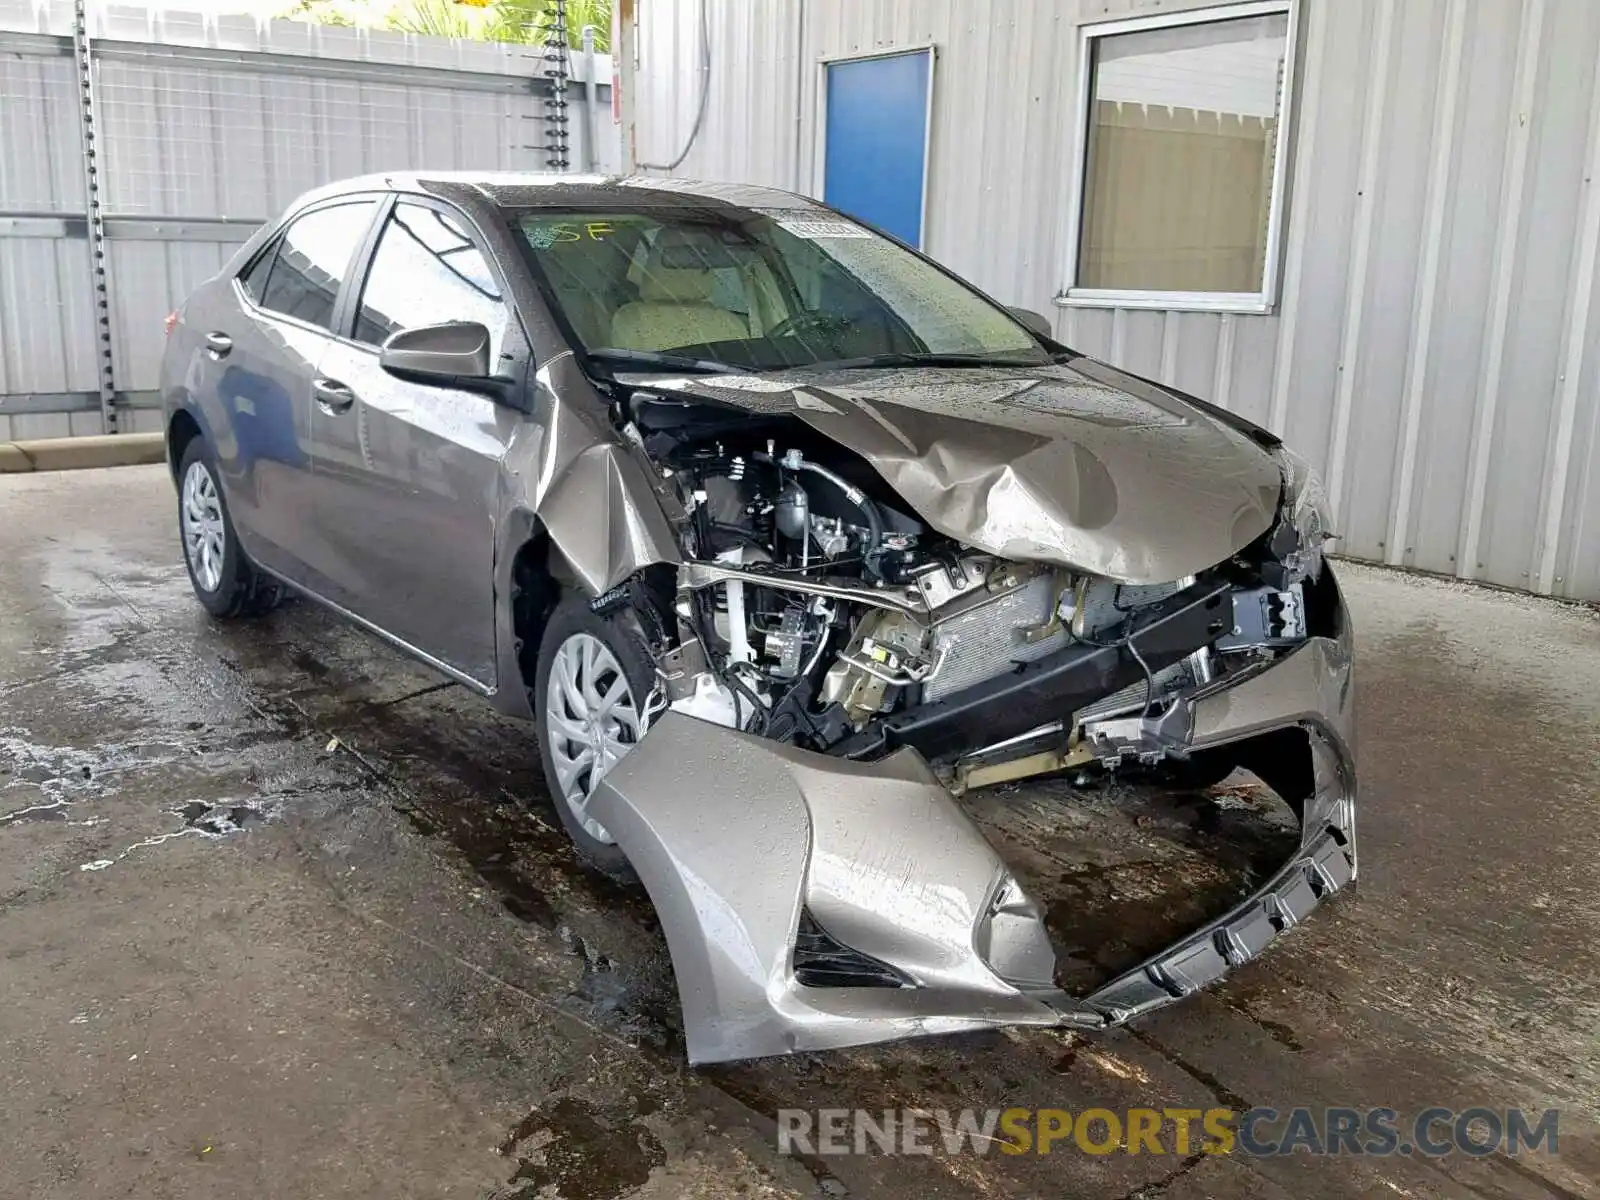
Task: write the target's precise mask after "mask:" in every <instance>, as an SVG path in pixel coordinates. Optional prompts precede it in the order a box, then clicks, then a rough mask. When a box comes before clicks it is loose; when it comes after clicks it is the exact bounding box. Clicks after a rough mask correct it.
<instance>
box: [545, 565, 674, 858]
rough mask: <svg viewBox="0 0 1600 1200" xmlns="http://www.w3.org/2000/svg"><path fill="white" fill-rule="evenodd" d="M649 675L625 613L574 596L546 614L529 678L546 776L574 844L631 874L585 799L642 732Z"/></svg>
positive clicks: (651, 680)
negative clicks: (595, 607)
mask: <svg viewBox="0 0 1600 1200" xmlns="http://www.w3.org/2000/svg"><path fill="white" fill-rule="evenodd" d="M654 680H655V668H654V665H653V664H652V661H651V658H650V653H649V650H648V648H647V647H646V645H645V642H644V639H643V637H642V636H641V635H640V634H639V633H638V632H637V631H636V628H635V627H634V625H633V622H632V620H631V618H630V617H629V615H628V614H627V613H626V612H621V613H616V614H607V615H604V616H602V615H601V614H598V613H595V612H593V611H592V610H591V609H590V608H589V604H588V601H587V600H585V599H584V598H583V597H581V596H575V597H572V598H570V599H568V600H566V601H565V602H563V603H562V604H561V605H559V606H558V607H557V608H556V611H555V612H554V613H553V614H552V615H551V617H550V622H549V624H548V625H546V626H545V631H544V638H543V640H542V642H541V643H540V646H539V665H538V669H537V672H536V675H535V680H534V699H535V703H536V705H537V707H538V717H539V752H540V756H541V758H542V759H543V762H544V774H545V780H546V782H547V783H548V784H549V787H550V795H551V797H552V799H553V800H554V801H555V809H556V815H557V816H558V817H560V819H561V824H562V826H563V827H565V829H566V831H567V834H568V835H569V836H570V837H571V838H572V840H573V842H574V843H575V844H576V845H577V847H578V849H579V850H580V851H582V853H583V854H584V856H585V857H587V858H588V859H589V860H590V861H591V862H593V863H594V864H595V866H597V867H599V868H600V869H601V870H603V871H605V872H606V873H607V874H610V875H614V876H617V877H619V878H622V879H631V878H632V877H633V872H632V868H630V867H629V866H628V857H627V855H626V854H624V853H623V852H622V848H621V847H620V846H618V845H617V842H616V839H615V838H613V837H612V836H611V833H610V831H609V830H607V829H606V827H605V826H604V825H602V824H601V823H600V822H599V821H598V820H596V819H595V817H594V816H593V815H592V814H591V813H590V812H589V799H590V797H592V796H593V795H594V790H595V787H596V785H598V784H599V782H600V780H601V779H602V778H603V777H604V776H605V774H606V772H607V771H609V770H611V768H612V767H614V766H616V764H617V762H618V760H620V759H621V758H622V757H623V755H625V754H627V753H628V752H629V751H630V750H632V749H633V748H634V746H636V745H638V744H639V741H640V740H641V739H642V738H643V737H644V734H645V730H646V728H647V727H648V723H649V717H648V714H647V713H646V710H645V703H646V700H647V698H648V697H649V695H650V693H651V691H652V687H653V684H654Z"/></svg>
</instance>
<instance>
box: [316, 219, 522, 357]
mask: <svg viewBox="0 0 1600 1200" xmlns="http://www.w3.org/2000/svg"><path fill="white" fill-rule="evenodd" d="M382 195H383V203H382V204H381V205H379V207H378V213H377V215H376V216H375V217H374V218H373V221H372V226H371V228H369V229H368V230H367V236H366V237H365V238H364V239H363V240H362V243H361V249H360V251H359V253H358V254H357V257H356V260H355V264H354V266H353V268H352V269H351V276H350V282H349V284H348V290H347V291H346V292H345V293H344V294H342V295H341V296H340V301H341V303H340V307H339V311H338V312H337V313H335V318H336V319H335V322H334V324H335V329H334V336H335V337H336V338H338V339H339V341H341V342H342V343H344V344H345V345H347V346H353V347H354V348H356V349H357V350H365V351H367V352H368V353H369V354H372V355H377V354H379V353H381V352H382V350H383V347H382V346H381V345H373V344H372V343H371V342H363V341H362V340H360V339H359V338H358V337H356V328H357V323H358V321H359V320H360V317H361V297H362V295H363V294H365V292H366V290H367V276H368V275H370V274H371V273H372V264H373V262H374V260H376V258H377V256H378V243H379V242H381V241H382V240H383V231H384V230H385V229H387V228H388V227H389V218H390V217H391V216H393V215H394V211H395V209H396V208H398V207H399V206H400V205H401V204H415V205H416V206H417V207H419V208H431V209H433V210H434V211H436V212H440V213H443V214H444V215H445V216H447V217H449V218H450V219H451V220H452V221H454V222H455V223H456V224H458V225H460V226H461V228H462V229H463V230H465V231H466V235H467V240H468V241H469V242H470V243H472V246H473V247H474V248H475V249H476V250H477V251H478V253H479V254H481V255H482V256H483V261H484V262H485V263H486V264H487V265H488V267H489V274H490V276H491V277H492V278H493V279H494V281H495V282H496V283H497V284H498V285H499V287H500V306H501V307H502V308H503V309H505V312H506V328H505V335H504V337H503V338H502V345H501V349H502V351H505V350H506V349H507V347H508V346H510V344H511V343H510V341H509V338H510V335H511V333H512V331H513V330H515V331H516V333H517V334H518V336H519V340H520V341H522V342H527V341H528V334H527V330H526V329H525V328H524V327H523V324H522V318H521V315H520V313H519V311H518V307H517V305H516V304H515V303H514V302H513V301H512V298H511V281H510V280H509V279H507V278H506V272H505V269H504V268H503V267H502V266H501V265H500V263H499V262H498V261H497V260H496V258H495V255H494V252H493V251H492V250H491V249H490V243H489V240H488V239H487V238H486V237H485V236H484V233H483V230H482V229H481V228H479V226H478V223H477V222H476V221H474V220H473V219H472V216H471V214H470V213H467V212H466V211H464V210H463V209H461V208H459V207H458V206H456V205H454V204H451V203H450V202H449V201H447V200H443V199H440V198H439V197H438V196H434V195H431V194H429V193H427V192H406V191H393V192H388V193H384V194H382ZM529 344H531V343H529Z"/></svg>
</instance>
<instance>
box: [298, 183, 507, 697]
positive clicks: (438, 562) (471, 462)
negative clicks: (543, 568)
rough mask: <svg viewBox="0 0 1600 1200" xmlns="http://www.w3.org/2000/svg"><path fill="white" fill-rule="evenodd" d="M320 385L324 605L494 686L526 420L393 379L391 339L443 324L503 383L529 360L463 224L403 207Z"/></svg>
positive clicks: (454, 393)
mask: <svg viewBox="0 0 1600 1200" xmlns="http://www.w3.org/2000/svg"><path fill="white" fill-rule="evenodd" d="M353 294H354V295H356V296H357V297H358V298H357V300H356V302H355V304H354V305H352V309H353V313H352V316H353V328H352V331H351V332H352V336H351V337H348V338H341V339H339V340H338V341H337V342H335V344H334V345H333V347H332V348H331V349H330V350H329V352H328V354H327V355H325V356H324V358H323V360H322V362H321V364H320V365H319V368H318V372H317V374H318V379H317V380H316V382H315V384H314V390H313V403H312V411H311V425H312V444H313V453H314V456H315V461H314V463H313V472H314V473H315V474H316V476H317V488H316V497H317V500H316V503H317V507H318V509H319V513H318V517H319V525H320V526H321V529H322V530H323V536H324V537H325V538H327V539H329V540H330V542H331V543H332V549H333V551H334V554H333V558H334V561H335V562H336V563H337V574H336V576H335V578H334V579H333V581H332V585H333V590H332V592H331V594H330V595H329V599H331V600H333V601H335V602H336V603H338V604H340V605H342V606H343V607H345V608H348V609H349V610H350V611H351V612H353V613H355V614H356V615H357V616H359V617H362V618H363V619H365V620H367V621H370V622H371V623H372V624H374V625H376V626H378V627H379V628H380V629H382V630H384V631H385V632H387V633H389V634H391V635H393V636H394V637H397V638H399V639H400V640H402V641H403V642H405V643H407V644H408V645H410V646H411V647H413V648H414V649H416V650H420V651H422V652H423V653H424V654H426V655H428V656H429V657H431V658H433V659H435V660H437V661H438V662H440V663H442V664H444V665H445V666H447V667H449V668H451V669H452V670H454V671H455V672H457V673H458V674H461V675H464V676H467V677H469V678H470V679H473V680H476V681H477V682H479V683H481V684H483V685H484V686H485V687H493V686H494V684H495V647H494V628H495V621H494V605H495V597H494V557H495V544H496V543H495V535H496V530H497V523H498V519H499V514H500V500H501V497H500V495H499V490H498V489H499V479H500V460H501V459H502V458H503V457H504V455H505V450H506V446H507V444H508V443H509V441H510V439H511V436H512V434H513V432H514V430H515V428H516V425H517V423H518V422H519V421H520V420H522V419H524V418H522V416H521V415H520V414H519V413H517V412H516V411H514V410H512V409H509V408H507V407H506V406H505V405H503V404H501V403H500V402H498V401H496V400H494V399H493V398H491V397H489V396H486V395H483V394H481V393H478V392H472V391H466V390H463V389H460V388H452V387H445V386H440V385H434V384H424V383H417V382H411V381H407V380H403V379H399V378H396V377H395V376H393V375H390V374H389V373H388V372H387V371H385V370H383V368H382V367H380V366H379V365H378V350H379V346H380V345H381V344H382V342H383V341H384V339H385V338H387V337H389V336H390V335H391V334H395V333H398V332H400V331H401V330H403V329H414V328H416V327H418V326H421V325H439V324H443V323H444V322H447V321H476V322H478V323H480V324H482V325H485V326H487V327H488V329H489V332H490V336H491V341H492V345H493V348H494V354H495V355H496V356H497V358H496V360H495V361H498V363H499V368H500V371H501V373H508V372H520V371H521V370H523V369H524V367H525V366H526V362H527V348H526V345H525V343H524V341H523V337H522V333H521V331H520V329H519V328H518V326H517V324H516V322H515V321H514V320H513V319H512V316H511V312H510V309H509V307H508V305H507V304H506V301H505V300H504V299H503V296H504V290H503V287H502V285H501V282H500V281H499V279H498V278H497V277H496V275H495V273H494V272H493V271H492V269H491V268H490V266H489V264H488V261H487V257H486V256H485V255H484V254H483V253H482V251H481V250H480V249H479V248H478V247H477V246H476V245H475V244H474V242H473V240H472V238H471V236H470V235H469V233H468V232H467V227H466V224H465V222H464V219H463V218H461V217H460V216H459V215H457V214H454V213H452V212H451V211H450V210H447V209H446V208H444V207H443V206H438V205H435V204H434V203H433V202H430V201H424V200H421V199H420V198H419V199H410V198H401V199H399V200H398V201H397V202H396V203H395V206H394V209H393V211H392V212H391V213H390V215H389V217H388V218H387V220H386V221H385V223H384V226H383V230H382V232H381V233H380V235H379V238H378V242H377V245H376V247H375V248H374V249H373V252H372V258H371V266H370V267H369V269H368V271H367V275H366V278H365V280H364V281H363V282H362V283H361V286H360V289H359V291H358V292H355V293H353Z"/></svg>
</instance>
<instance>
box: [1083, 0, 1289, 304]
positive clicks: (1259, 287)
mask: <svg viewBox="0 0 1600 1200" xmlns="http://www.w3.org/2000/svg"><path fill="white" fill-rule="evenodd" d="M1295 15H1296V14H1295V0H1257V2H1256V3H1248V4H1232V5H1225V6H1220V7H1216V8H1208V9H1202V10H1194V11H1190V12H1182V13H1167V14H1162V15H1161V16H1158V17H1145V18H1139V19H1135V20H1130V21H1117V22H1111V23H1107V24H1103V25H1086V26H1084V28H1083V48H1082V49H1083V52H1082V57H1081V63H1082V66H1081V70H1082V86H1083V91H1082V102H1081V110H1082V114H1083V117H1082V121H1081V123H1080V129H1079V134H1080V137H1081V138H1082V141H1081V142H1080V145H1082V146H1083V147H1084V153H1083V156H1082V159H1081V162H1080V165H1079V172H1078V178H1077V188H1076V193H1075V196H1074V203H1073V205H1072V212H1073V221H1074V226H1073V228H1072V229H1071V230H1070V231H1069V234H1070V247H1071V252H1070V260H1069V263H1068V269H1067V289H1066V292H1065V295H1064V296H1063V298H1062V299H1063V302H1065V303H1068V304H1101V305H1116V306H1128V307H1149V308H1179V309H1181V308H1200V309H1219V310H1224V311H1239V312H1265V311H1267V310H1268V309H1270V307H1271V305H1272V301H1273V297H1274V296H1275V294H1276V288H1277V266H1278V264H1277V257H1278V255H1277V242H1278V228H1279V223H1280V221H1281V219H1282V210H1283V192H1284V185H1285V178H1284V175H1285V172H1284V157H1285V153H1286V139H1287V136H1288V108H1289V100H1290V97H1291V96H1292V95H1293V80H1292V79H1291V77H1290V76H1291V74H1292V67H1293V63H1294V26H1295Z"/></svg>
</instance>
